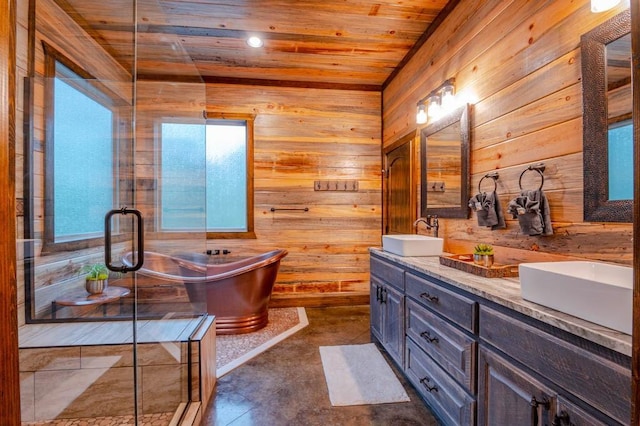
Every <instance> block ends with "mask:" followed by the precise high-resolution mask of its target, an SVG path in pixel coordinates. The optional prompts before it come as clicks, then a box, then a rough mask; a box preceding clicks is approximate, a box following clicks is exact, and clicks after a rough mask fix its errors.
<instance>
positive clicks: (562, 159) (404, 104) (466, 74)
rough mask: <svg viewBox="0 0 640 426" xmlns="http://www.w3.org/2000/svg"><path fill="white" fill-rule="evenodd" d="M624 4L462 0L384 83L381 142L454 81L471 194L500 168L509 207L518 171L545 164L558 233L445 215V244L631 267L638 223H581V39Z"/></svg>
mask: <svg viewBox="0 0 640 426" xmlns="http://www.w3.org/2000/svg"><path fill="white" fill-rule="evenodd" d="M625 7H628V6H626V5H625V2H622V3H621V5H620V6H618V7H616V8H614V9H612V10H611V11H608V12H605V13H600V14H594V13H591V11H590V7H589V1H588V0H579V1H574V2H563V1H548V0H547V1H536V2H525V1H518V0H515V1H502V0H487V1H481V2H479V1H474V0H462V1H461V2H460V4H459V5H458V6H457V7H456V8H455V9H454V10H453V12H452V13H451V14H450V15H449V16H448V18H447V19H446V20H445V21H444V22H443V24H442V25H441V26H440V27H439V28H438V29H437V31H436V32H435V33H434V34H433V36H432V37H431V38H430V39H429V40H428V41H427V43H426V44H425V45H423V46H422V48H421V49H420V50H419V51H418V53H417V54H416V55H415V56H414V57H413V58H412V60H411V61H409V63H408V64H407V66H406V67H405V68H404V69H403V70H402V72H400V73H399V74H398V75H397V77H396V78H395V79H394V80H393V81H391V82H390V84H388V85H387V86H386V88H385V90H384V92H383V146H388V145H390V144H392V143H394V142H395V141H396V140H397V139H398V138H400V137H402V135H405V134H407V133H408V132H411V131H413V130H414V129H416V124H415V110H416V102H417V101H418V100H419V99H421V98H422V97H424V96H425V94H427V93H429V92H430V91H431V90H433V89H434V88H436V87H438V86H439V85H440V84H441V83H442V82H443V81H444V80H446V79H448V78H451V77H455V79H456V86H457V87H456V90H457V92H458V96H460V97H462V98H464V99H466V100H467V101H468V102H470V103H471V104H472V106H473V110H472V113H471V123H472V124H471V126H472V132H471V193H472V194H475V193H476V192H477V188H478V182H479V180H480V179H481V178H482V177H483V176H484V175H485V174H486V173H487V172H490V171H493V170H498V171H499V172H500V180H499V181H498V194H499V198H500V200H501V203H502V205H503V206H504V207H506V205H507V203H508V201H509V200H510V199H512V198H513V197H514V196H515V195H517V194H518V192H519V188H518V177H519V175H520V173H521V172H522V171H523V170H524V169H525V168H526V167H527V166H528V165H530V164H534V163H537V162H544V163H546V165H547V169H546V171H545V172H544V175H545V183H544V190H545V193H546V195H547V197H548V199H549V203H550V205H551V219H552V222H553V228H554V235H553V236H550V237H530V236H527V235H523V234H522V233H521V232H520V229H519V226H518V223H517V221H513V220H511V219H510V218H508V219H509V220H508V223H507V229H505V230H497V231H491V230H488V229H485V228H481V227H479V226H478V225H477V221H476V218H475V216H471V217H470V218H469V219H468V220H459V219H458V220H456V219H445V220H442V221H441V230H440V232H441V235H444V237H445V249H446V250H449V251H452V252H456V253H460V252H468V251H469V250H471V248H472V247H473V245H474V244H476V243H478V242H487V243H491V244H494V245H495V246H496V256H497V258H498V259H502V260H508V261H523V260H538V259H544V258H552V257H554V256H576V257H580V258H587V259H595V260H603V261H611V262H618V263H623V264H630V263H631V261H632V257H633V256H632V226H631V224H612V223H586V222H584V221H583V196H582V194H583V190H584V188H583V184H582V174H583V166H582V85H581V57H580V36H581V35H582V34H583V33H586V32H588V31H589V30H591V29H592V28H594V27H595V26H597V25H599V24H600V23H602V22H604V21H605V20H607V19H609V18H611V17H612V16H614V15H616V14H617V13H620V12H621V11H623V10H624V8H625ZM416 146H418V144H416ZM417 158H419V157H417ZM416 167H418V168H419V163H417V164H416ZM528 177H531V178H532V179H533V180H531V181H527V180H526V178H528ZM538 183H539V180H538V181H535V174H532V175H531V176H529V174H527V175H526V176H525V179H523V187H524V188H525V189H532V188H535V187H536V185H537V184H538ZM418 213H419V212H416V217H418Z"/></svg>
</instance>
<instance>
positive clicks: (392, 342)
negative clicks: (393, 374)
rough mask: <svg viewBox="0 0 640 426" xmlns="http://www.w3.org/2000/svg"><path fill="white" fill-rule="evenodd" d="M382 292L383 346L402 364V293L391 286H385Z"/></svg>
mask: <svg viewBox="0 0 640 426" xmlns="http://www.w3.org/2000/svg"><path fill="white" fill-rule="evenodd" d="M382 292H383V293H382V305H383V309H384V313H383V332H382V334H383V339H384V346H385V348H386V349H387V352H389V355H391V357H392V358H393V359H394V360H395V361H396V362H397V363H398V364H399V365H400V366H404V362H403V358H404V356H403V355H404V294H403V293H401V292H399V291H397V290H395V289H394V288H393V287H391V286H385V287H384V289H383V290H382Z"/></svg>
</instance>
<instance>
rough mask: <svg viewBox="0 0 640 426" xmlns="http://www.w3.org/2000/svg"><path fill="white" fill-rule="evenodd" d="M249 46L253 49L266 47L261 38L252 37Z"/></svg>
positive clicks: (248, 41) (249, 39)
mask: <svg viewBox="0 0 640 426" xmlns="http://www.w3.org/2000/svg"><path fill="white" fill-rule="evenodd" d="M247 44H248V45H249V46H251V47H256V48H257V47H262V46H263V45H264V42H263V41H262V39H261V38H260V37H257V36H251V37H249V38H248V39H247Z"/></svg>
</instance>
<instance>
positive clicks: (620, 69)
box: [580, 9, 633, 222]
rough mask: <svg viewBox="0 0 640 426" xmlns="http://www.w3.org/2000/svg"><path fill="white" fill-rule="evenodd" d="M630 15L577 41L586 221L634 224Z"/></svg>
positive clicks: (602, 25)
mask: <svg viewBox="0 0 640 426" xmlns="http://www.w3.org/2000/svg"><path fill="white" fill-rule="evenodd" d="M630 32H631V15H630V12H629V10H628V9H627V10H626V11H624V12H622V13H620V14H618V15H616V16H614V17H613V18H611V19H610V20H608V21H606V22H604V23H602V24H601V25H599V26H598V27H596V28H594V29H593V30H591V31H589V32H588V33H586V34H584V35H583V36H582V38H581V43H580V50H581V53H582V97H583V133H582V134H583V136H582V137H583V162H584V164H583V165H584V169H583V183H584V220H585V221H588V222H633V122H632V114H631V110H632V90H631V71H632V68H631V36H630Z"/></svg>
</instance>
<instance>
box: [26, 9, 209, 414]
mask: <svg viewBox="0 0 640 426" xmlns="http://www.w3.org/2000/svg"><path fill="white" fill-rule="evenodd" d="M19 3H20V5H19V7H20V8H22V7H24V8H25V12H24V15H25V16H29V18H30V19H29V23H30V25H32V26H31V27H30V28H29V37H30V43H28V47H27V43H25V45H24V46H18V48H19V49H23V50H24V52H25V55H24V56H25V57H26V56H28V57H29V64H28V68H29V69H28V70H27V75H28V78H27V79H26V80H25V97H24V99H25V104H24V108H23V109H24V111H25V114H24V120H25V123H24V126H23V127H24V128H25V129H26V132H25V143H24V149H23V150H22V151H21V152H19V153H18V155H17V156H16V157H17V159H18V161H20V163H19V164H17V165H16V170H17V172H18V173H21V175H19V176H18V181H20V182H24V185H23V187H22V188H21V190H22V192H23V194H24V195H23V198H24V206H25V207H24V220H23V221H22V222H20V223H19V227H20V229H19V232H20V233H21V234H22V236H23V239H22V240H23V242H21V243H20V245H19V260H20V264H21V266H22V267H23V268H22V271H23V274H20V278H21V281H20V285H21V287H20V289H19V291H20V295H21V297H20V302H19V307H18V309H19V311H20V319H19V325H20V339H19V340H20V360H21V362H20V373H21V406H22V421H23V423H37V422H51V421H56V422H65V421H67V422H75V421H83V422H86V423H87V424H98V422H100V421H111V422H112V424H118V425H129V424H131V425H133V424H142V423H144V422H147V421H148V420H149V419H153V422H154V424H169V423H170V422H171V420H172V419H177V418H180V415H181V413H182V412H184V410H185V408H186V407H188V406H189V404H190V403H196V404H197V403H198V402H199V401H201V400H202V399H203V398H204V397H206V395H207V392H210V384H209V383H208V382H207V383H205V382H206V381H207V380H209V378H210V376H211V370H212V368H211V366H210V364H209V359H210V357H209V355H210V347H211V333H210V332H211V330H212V328H211V319H210V318H209V317H207V316H206V315H204V314H203V312H204V307H203V303H201V301H198V300H193V299H191V298H190V297H189V294H188V293H189V292H188V287H187V285H186V284H185V282H184V280H183V278H182V276H181V273H180V270H179V268H177V266H176V265H177V264H176V262H175V259H179V258H180V256H182V257H184V256H185V255H188V256H193V257H196V258H198V260H199V261H206V257H204V258H202V257H198V256H205V255H204V252H205V248H206V229H205V223H206V220H205V215H206V209H205V205H206V202H205V201H206V200H205V198H206V191H205V180H204V177H203V173H205V171H204V170H205V168H204V167H201V165H203V164H204V159H205V156H206V154H205V138H204V130H203V129H204V119H203V114H202V105H205V88H204V84H197V83H189V84H186V85H182V84H177V83H167V82H157V81H138V80H137V77H136V74H137V71H136V61H137V56H136V55H137V54H140V55H142V56H143V57H148V55H149V54H151V52H149V51H145V48H142V47H139V48H137V47H136V45H137V43H138V37H139V34H138V28H137V25H136V22H135V17H136V16H142V15H145V16H147V15H148V14H149V12H150V11H149V10H137V8H138V7H141V6H140V5H138V4H136V2H135V1H134V0H131V1H129V2H127V4H126V5H123V4H122V3H123V2H115V3H109V2H106V3H105V2H100V3H98V2H93V1H87V0H82V1H75V0H69V1H68V2H64V4H68V5H70V6H73V7H72V8H69V9H68V10H67V9H65V7H64V5H63V6H61V4H60V3H59V2H56V1H54V0H35V1H33V2H19ZM152 3H155V2H150V3H147V4H146V6H145V7H153V4H152ZM98 4H99V5H100V7H99V8H96V7H97V6H96V5H98ZM29 5H31V6H32V7H30V6H29ZM97 11H99V12H101V13H105V14H106V15H108V16H111V17H112V18H113V21H110V23H109V24H108V25H113V26H114V28H115V29H116V30H117V31H121V40H122V45H121V46H118V48H117V49H113V48H112V47H111V46H106V45H100V43H99V41H100V38H99V37H95V36H96V34H97V33H98V32H99V31H100V28H104V27H103V26H104V25H107V24H103V23H101V22H102V21H101V20H100V16H99V15H96V14H95V13H96V12H97ZM156 12H157V11H156ZM156 16H159V15H157V14H156ZM92 25H97V26H96V27H95V28H92V27H91V26H92ZM142 28H144V27H142ZM127 40H129V42H130V43H129V44H128V42H127ZM170 43H171V42H168V44H170ZM147 48H149V46H147ZM154 48H155V49H157V51H160V52H161V51H171V52H175V49H173V48H172V46H170V45H168V46H165V47H162V46H155V47H154ZM166 48H168V50H167V49H166ZM28 49H32V50H30V51H29V50H28ZM132 58H133V59H132ZM174 59H175V58H174ZM182 60H183V61H186V62H187V63H188V62H189V59H188V56H183V57H182ZM194 105H197V107H194ZM165 123H168V124H169V125H171V124H172V123H173V124H175V123H178V124H188V125H189V126H192V128H187V127H179V128H176V129H173V131H172V129H170V128H169V127H166V124H165ZM186 148H189V149H186ZM185 153H188V155H187V154H185ZM21 154H22V155H21ZM23 158H24V162H23V161H22V159H23ZM177 160H179V161H177ZM108 212H112V213H113V214H110V215H109V216H108V218H107V220H105V215H106V214H107V213H108ZM138 212H139V213H138ZM138 214H139V218H140V219H142V221H141V222H142V223H143V224H144V225H143V226H142V225H141V224H140V222H139V221H138V220H137V219H138ZM105 231H107V237H106V238H105ZM105 245H107V246H108V247H107V249H108V250H107V252H108V254H107V255H105ZM143 250H144V252H145V255H144V256H140V254H141V253H142V251H143ZM159 259H160V260H162V262H160V261H159ZM139 260H144V262H143V263H142V265H139V266H140V269H138V270H137V271H136V272H126V273H123V269H122V267H123V265H125V264H126V263H127V262H129V261H131V262H132V263H133V264H137V263H138V261H139ZM107 263H109V264H110V266H111V271H109V270H106V269H105V267H106V264H107ZM194 274H195V275H198V272H196V273H194ZM194 274H192V275H194ZM213 374H215V371H214V372H213Z"/></svg>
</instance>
